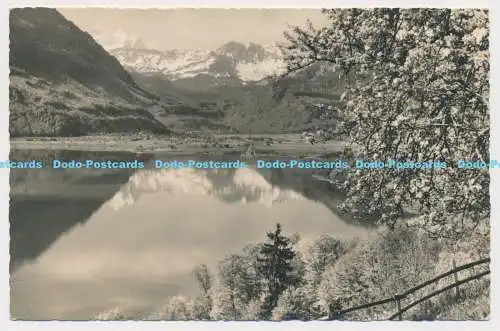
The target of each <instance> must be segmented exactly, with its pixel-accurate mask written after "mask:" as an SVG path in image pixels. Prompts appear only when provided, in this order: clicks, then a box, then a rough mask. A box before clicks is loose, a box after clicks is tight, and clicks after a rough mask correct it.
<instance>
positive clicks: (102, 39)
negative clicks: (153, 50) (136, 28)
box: [90, 29, 148, 52]
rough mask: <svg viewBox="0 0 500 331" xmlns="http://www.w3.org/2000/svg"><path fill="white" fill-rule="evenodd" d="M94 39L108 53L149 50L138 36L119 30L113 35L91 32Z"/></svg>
mask: <svg viewBox="0 0 500 331" xmlns="http://www.w3.org/2000/svg"><path fill="white" fill-rule="evenodd" d="M90 34H91V35H92V37H93V38H94V39H95V40H96V41H97V42H98V43H99V44H100V45H101V46H102V47H103V48H104V49H105V50H107V51H108V52H109V51H111V50H113V49H117V48H131V49H147V48H148V47H147V46H146V44H145V43H144V42H143V41H142V40H141V39H140V38H139V37H137V36H133V35H130V34H128V33H126V32H125V31H123V30H121V29H119V30H117V31H115V32H113V33H112V34H108V33H102V32H99V31H90Z"/></svg>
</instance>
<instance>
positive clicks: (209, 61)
mask: <svg viewBox="0 0 500 331" xmlns="http://www.w3.org/2000/svg"><path fill="white" fill-rule="evenodd" d="M130 42H131V41H130V40H129V43H130ZM122 44H123V42H122ZM139 45H140V44H139ZM110 53H111V54H112V55H114V56H115V57H116V58H117V59H118V61H119V62H120V63H121V64H122V65H123V66H124V67H125V68H127V69H128V70H129V71H132V72H137V73H141V74H147V75H158V74H161V75H163V76H164V77H165V78H166V79H168V80H170V81H172V82H174V83H175V81H181V80H192V79H193V78H196V79H198V80H201V83H200V84H201V85H203V82H205V83H206V84H207V85H213V84H215V85H231V86H238V85H245V84H246V83H248V82H255V81H260V80H262V79H264V78H265V77H267V76H269V75H273V74H276V73H279V72H282V71H283V70H284V62H283V60H282V56H281V52H280V50H279V49H278V47H277V46H275V45H268V46H262V45H259V44H254V43H249V44H247V45H245V44H242V43H238V42H228V43H226V44H224V45H222V46H221V47H219V48H217V49H215V50H211V51H210V50H167V51H159V50H153V49H146V48H145V47H142V48H140V47H137V44H135V47H129V46H125V47H120V48H115V49H111V50H110ZM200 84H198V85H200ZM187 85H189V84H187Z"/></svg>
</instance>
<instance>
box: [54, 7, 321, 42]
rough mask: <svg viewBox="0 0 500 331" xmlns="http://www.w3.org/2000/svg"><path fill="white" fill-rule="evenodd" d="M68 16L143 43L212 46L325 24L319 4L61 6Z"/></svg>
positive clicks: (258, 39)
mask: <svg viewBox="0 0 500 331" xmlns="http://www.w3.org/2000/svg"><path fill="white" fill-rule="evenodd" d="M58 10H59V12H61V14H63V15H64V16H65V17H66V18H67V19H69V20H70V21H72V22H73V23H75V24H76V25H77V26H78V27H80V28H81V29H82V30H85V31H87V32H89V33H90V34H92V35H94V34H96V33H97V34H101V35H102V34H104V35H105V36H108V35H112V34H113V33H115V32H116V31H119V30H121V31H123V32H125V33H126V34H127V35H130V36H134V37H138V38H140V39H141V40H142V41H143V42H144V43H145V44H146V46H147V47H149V48H154V49H159V50H167V49H183V50H185V49H208V50H211V49H215V48H217V47H219V46H221V45H222V44H224V43H226V42H228V41H238V42H243V43H248V42H254V43H258V44H270V43H275V42H277V41H281V40H283V32H284V31H285V30H287V29H288V26H289V25H304V23H305V22H306V20H307V19H310V20H311V22H312V23H313V24H314V25H323V24H325V22H326V17H325V15H323V14H321V12H320V10H318V9H223V8H205V9H191V8H180V9H113V8H60V9H58Z"/></svg>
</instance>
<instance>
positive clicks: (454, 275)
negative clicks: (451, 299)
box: [452, 259, 460, 299]
mask: <svg viewBox="0 0 500 331" xmlns="http://www.w3.org/2000/svg"><path fill="white" fill-rule="evenodd" d="M452 263H453V269H456V268H457V263H456V262H455V259H453V261H452ZM453 279H454V281H455V284H457V283H458V272H454V273H453ZM455 295H456V297H457V299H458V298H459V297H460V290H459V289H458V286H457V287H455Z"/></svg>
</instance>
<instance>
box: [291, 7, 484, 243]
mask: <svg viewBox="0 0 500 331" xmlns="http://www.w3.org/2000/svg"><path fill="white" fill-rule="evenodd" d="M324 14H325V15H328V18H329V25H328V26H326V27H323V28H320V29H316V28H314V27H313V26H312V25H311V24H309V26H308V27H307V28H299V27H295V28H293V29H292V31H291V32H289V33H287V34H286V37H287V39H288V42H289V43H288V44H287V45H286V47H285V48H284V51H285V54H286V61H287V65H288V74H290V73H293V72H296V71H301V70H307V68H308V67H311V66H312V65H313V64H317V63H323V64H324V65H325V66H326V67H327V68H329V69H332V70H335V71H339V72H340V73H341V74H342V77H343V78H344V79H345V80H346V83H347V84H346V89H345V91H344V94H343V95H342V102H341V103H340V105H338V106H336V107H335V110H334V111H335V113H336V116H337V118H338V119H339V124H340V125H339V131H340V132H341V133H343V134H345V136H346V137H347V146H346V157H349V158H352V159H364V160H370V161H383V162H385V161H386V160H389V159H394V160H399V161H412V162H428V161H441V162H445V163H446V165H447V167H446V168H445V169H436V168H431V169H390V170H388V169H382V170H358V169H354V168H351V169H349V170H348V171H347V172H346V173H345V174H344V175H343V176H341V179H339V182H338V184H339V185H340V186H341V187H342V188H343V189H344V190H345V191H346V195H347V199H346V200H345V202H344V203H343V206H342V207H344V208H345V209H347V210H349V211H350V212H352V213H354V214H355V215H357V217H358V218H361V217H365V216H366V215H367V214H370V215H376V216H377V220H378V221H379V222H381V223H385V224H389V225H394V224H395V222H396V221H397V220H398V219H400V218H401V217H402V216H403V215H404V213H405V211H408V210H413V211H417V212H418V213H419V214H421V215H423V216H424V217H423V221H424V223H425V227H426V229H428V230H430V231H432V232H435V233H439V234H440V235H445V234H455V235H456V234H461V233H462V234H463V233H466V229H467V228H468V227H469V226H471V227H472V226H475V225H477V224H478V222H479V221H480V220H482V219H486V218H487V217H489V213H490V205H489V192H488V190H489V173H488V169H484V170H477V169H474V170H464V169H459V168H457V163H458V160H468V161H485V162H488V161H489V112H488V98H489V80H488V76H489V51H488V50H489V17H488V11H487V10H477V9H426V8H419V9H397V8H395V9H389V8H376V9H328V10H324Z"/></svg>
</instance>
